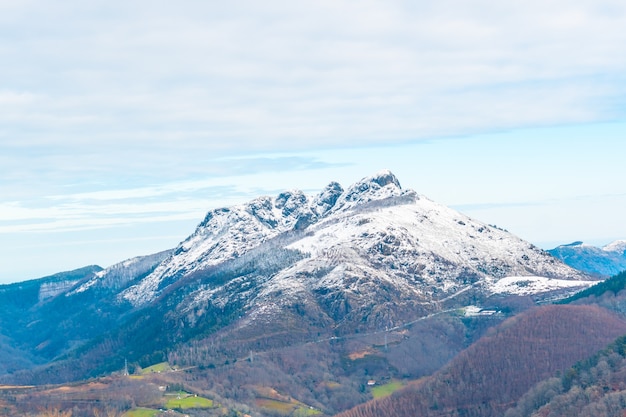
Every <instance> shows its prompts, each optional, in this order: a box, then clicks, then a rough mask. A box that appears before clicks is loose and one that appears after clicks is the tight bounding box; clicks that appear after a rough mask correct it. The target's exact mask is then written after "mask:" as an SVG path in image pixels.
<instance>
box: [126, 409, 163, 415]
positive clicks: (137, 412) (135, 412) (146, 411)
mask: <svg viewBox="0 0 626 417" xmlns="http://www.w3.org/2000/svg"><path fill="white" fill-rule="evenodd" d="M158 413H159V410H152V409H151V408H135V409H132V410H130V411H127V412H126V413H125V414H124V416H123V417H154V416H156V415H157V414H158Z"/></svg>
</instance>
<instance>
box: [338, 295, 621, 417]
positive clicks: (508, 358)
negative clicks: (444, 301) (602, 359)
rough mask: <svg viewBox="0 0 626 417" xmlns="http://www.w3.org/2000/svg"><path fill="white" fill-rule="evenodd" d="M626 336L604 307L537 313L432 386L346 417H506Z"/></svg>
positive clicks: (469, 354)
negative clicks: (536, 388) (539, 388)
mask: <svg viewBox="0 0 626 417" xmlns="http://www.w3.org/2000/svg"><path fill="white" fill-rule="evenodd" d="M625 332H626V322H625V321H624V320H623V319H621V318H619V317H617V316H615V315H613V314H612V313H610V312H608V311H607V310H605V309H602V308H599V307H594V306H545V307H541V308H537V309H534V310H532V311H530V312H528V313H525V314H522V315H519V316H516V317H513V318H511V319H509V320H507V321H505V322H504V323H502V324H501V325H500V326H498V327H497V328H496V329H494V330H493V332H492V333H491V334H489V335H487V336H485V337H483V338H482V339H481V340H479V341H478V342H477V343H475V344H474V345H472V346H470V347H469V348H468V349H466V350H465V351H463V352H461V353H460V354H459V355H458V356H457V357H456V358H454V359H453V360H452V362H451V363H450V364H449V365H448V366H446V368H444V369H443V370H442V371H440V372H438V373H436V374H435V375H433V376H432V377H431V378H429V379H427V380H426V381H424V382H421V383H420V384H417V385H413V386H410V387H408V388H406V389H404V390H402V391H399V392H397V393H396V394H394V395H392V396H391V397H388V398H384V399H381V400H375V401H372V402H368V403H366V404H363V405H360V406H358V407H356V408H354V409H352V410H349V411H347V412H345V413H342V414H339V416H341V417H374V416H380V417H382V416H391V415H393V416H399V417H400V416H406V417H409V416H428V417H442V416H448V417H452V416H464V417H491V416H493V417H496V416H501V415H502V414H503V413H504V412H505V411H506V410H507V409H508V408H509V407H511V406H513V405H514V404H515V402H516V401H517V400H518V399H519V398H520V397H521V396H522V395H524V394H525V393H526V392H527V391H528V389H529V388H530V387H532V386H533V385H534V384H536V383H537V382H539V381H542V380H543V379H545V378H548V377H550V376H552V375H554V374H555V373H556V372H559V371H564V370H566V369H568V367H570V366H572V365H573V364H574V363H575V362H577V361H579V360H582V359H584V358H587V357H589V356H591V355H593V354H594V353H595V352H597V351H598V350H599V349H602V348H603V347H604V346H606V345H607V344H609V343H610V342H611V341H613V340H615V338H616V337H618V336H619V335H621V334H623V333H625Z"/></svg>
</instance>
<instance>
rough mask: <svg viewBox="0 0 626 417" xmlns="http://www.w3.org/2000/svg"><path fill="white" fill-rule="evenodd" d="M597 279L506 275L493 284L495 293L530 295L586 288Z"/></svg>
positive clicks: (492, 290)
mask: <svg viewBox="0 0 626 417" xmlns="http://www.w3.org/2000/svg"><path fill="white" fill-rule="evenodd" d="M595 283H597V281H572V280H565V279H554V278H546V277H538V276H518V277H506V278H502V279H500V280H498V281H497V282H496V283H495V284H494V285H492V286H491V288H490V289H491V292H492V293H493V294H515V295H530V294H538V293H543V292H548V291H554V290H560V289H565V288H577V287H578V288H585V287H589V286H591V285H593V284H595Z"/></svg>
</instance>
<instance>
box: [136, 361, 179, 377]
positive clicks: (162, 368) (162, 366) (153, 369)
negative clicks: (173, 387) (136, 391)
mask: <svg viewBox="0 0 626 417" xmlns="http://www.w3.org/2000/svg"><path fill="white" fill-rule="evenodd" d="M171 370H172V368H171V367H170V364H169V363H167V362H161V363H157V364H155V365H152V366H149V367H147V368H145V369H142V370H141V373H142V374H144V375H145V374H152V373H158V372H166V371H171Z"/></svg>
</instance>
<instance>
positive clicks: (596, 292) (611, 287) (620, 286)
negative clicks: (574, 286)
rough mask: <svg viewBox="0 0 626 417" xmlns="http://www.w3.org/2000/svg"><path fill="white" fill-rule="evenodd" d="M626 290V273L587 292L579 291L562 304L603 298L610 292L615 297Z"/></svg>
mask: <svg viewBox="0 0 626 417" xmlns="http://www.w3.org/2000/svg"><path fill="white" fill-rule="evenodd" d="M625 288H626V271H624V272H621V273H619V274H617V275H615V276H613V277H611V278H609V279H607V280H605V281H602V282H599V283H598V284H595V285H593V286H591V287H589V288H587V289H586V290H583V291H579V292H577V293H576V294H574V295H572V296H571V297H568V298H566V299H564V300H562V301H560V304H569V303H572V302H574V301H576V300H580V299H583V298H588V297H601V296H603V295H604V294H605V293H607V292H610V293H612V294H613V295H617V294H618V293H619V292H620V291H622V290H624V289H625Z"/></svg>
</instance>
